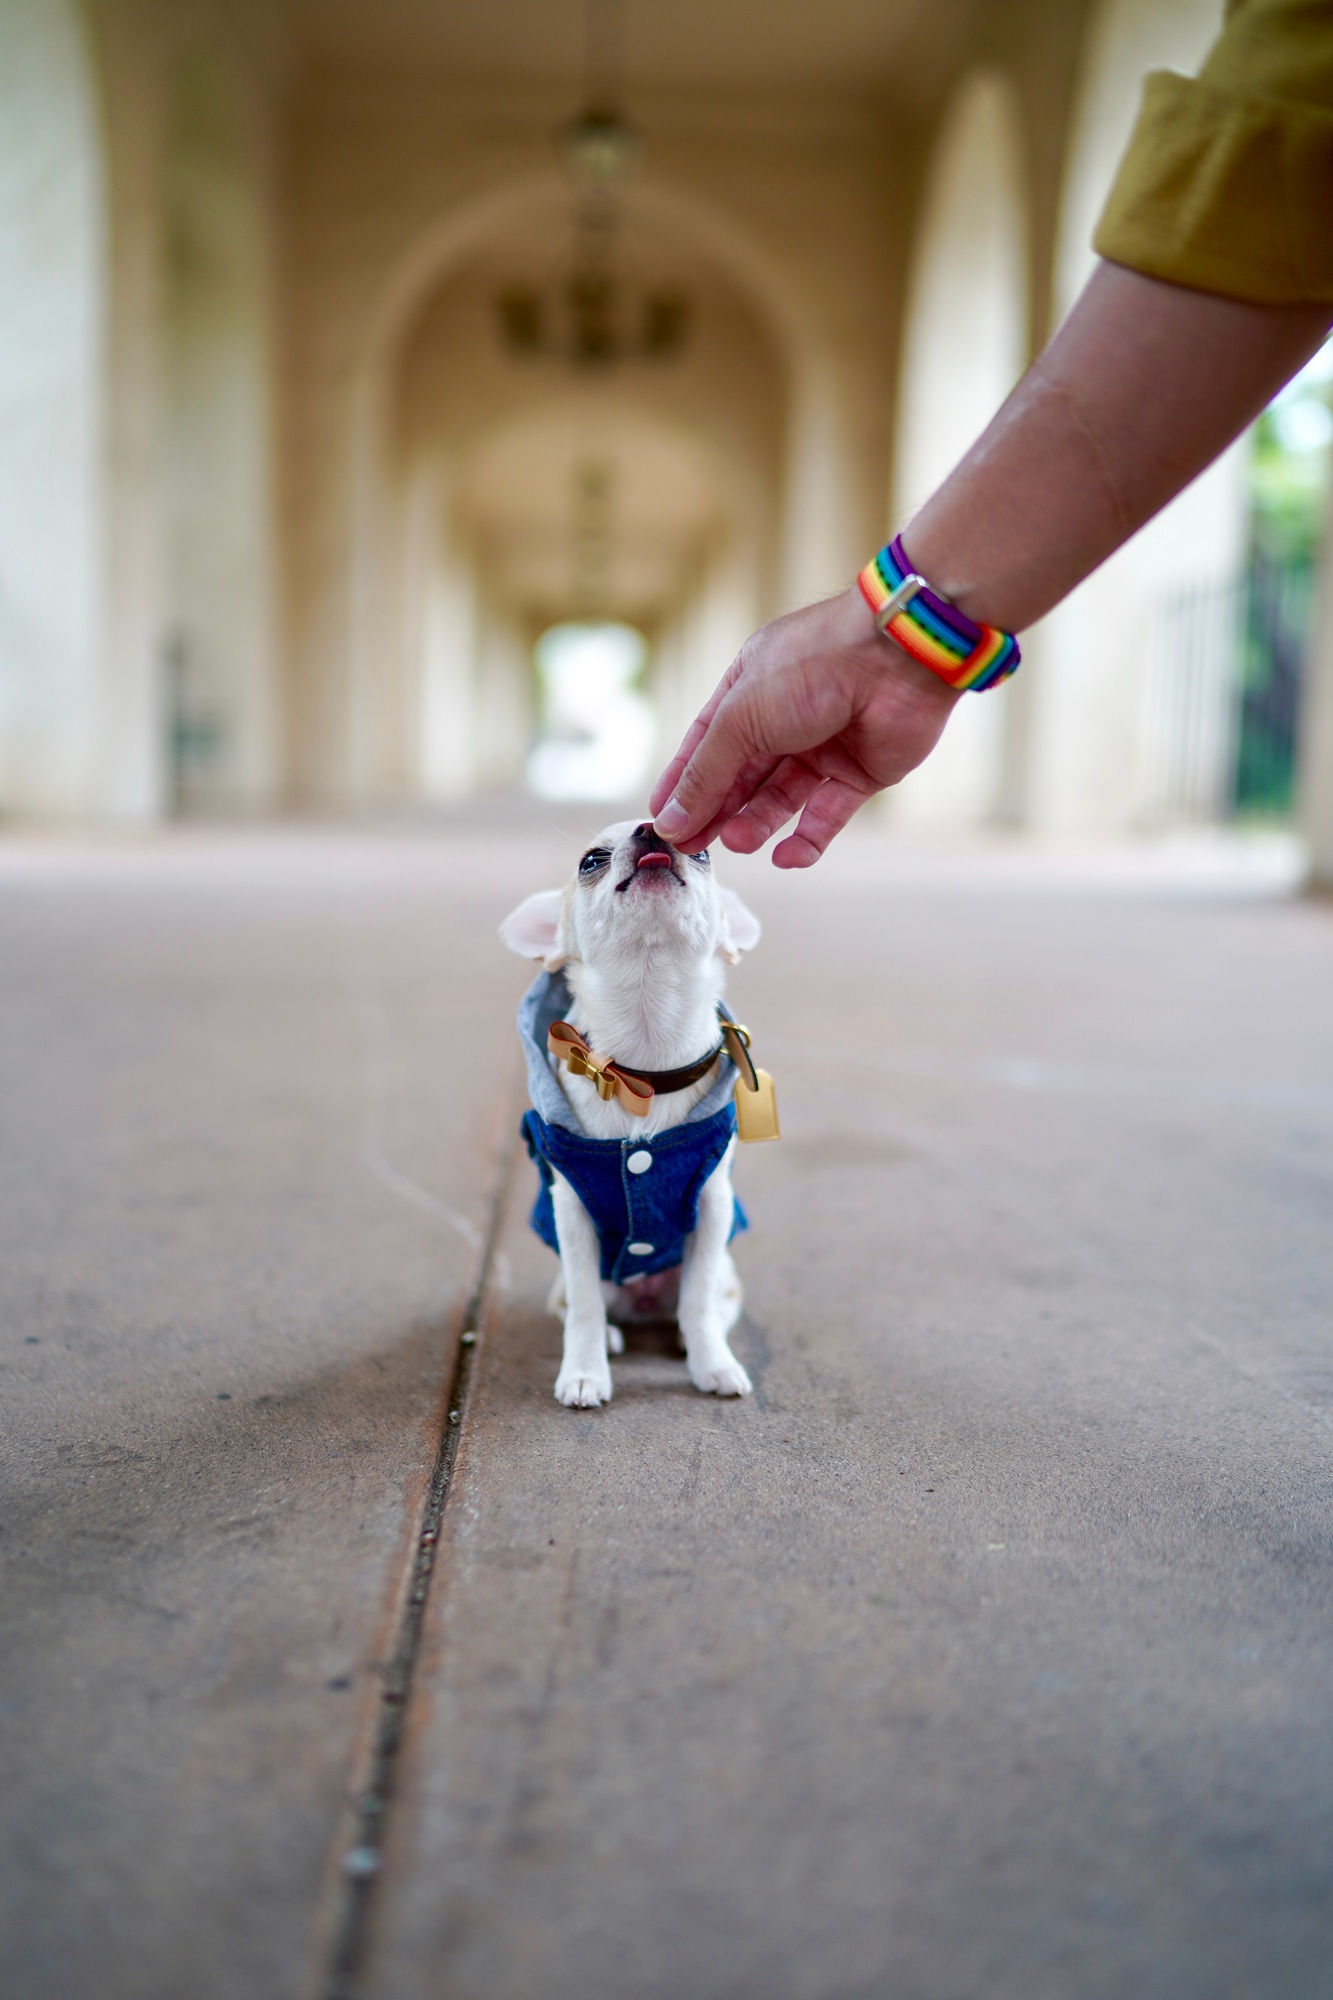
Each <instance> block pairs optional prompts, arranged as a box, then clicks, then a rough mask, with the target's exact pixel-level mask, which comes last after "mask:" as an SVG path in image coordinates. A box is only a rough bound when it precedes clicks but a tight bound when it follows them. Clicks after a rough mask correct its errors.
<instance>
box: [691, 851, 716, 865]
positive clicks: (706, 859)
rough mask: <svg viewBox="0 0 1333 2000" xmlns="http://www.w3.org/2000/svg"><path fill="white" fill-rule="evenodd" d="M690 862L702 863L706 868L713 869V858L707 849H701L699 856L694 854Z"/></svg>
mask: <svg viewBox="0 0 1333 2000" xmlns="http://www.w3.org/2000/svg"><path fill="white" fill-rule="evenodd" d="M690 860H691V861H698V862H701V863H702V864H703V866H704V867H705V868H711V867H712V865H713V864H712V858H711V856H710V855H709V852H708V849H707V848H706V847H701V848H700V850H699V852H698V853H697V854H692V855H691V856H690Z"/></svg>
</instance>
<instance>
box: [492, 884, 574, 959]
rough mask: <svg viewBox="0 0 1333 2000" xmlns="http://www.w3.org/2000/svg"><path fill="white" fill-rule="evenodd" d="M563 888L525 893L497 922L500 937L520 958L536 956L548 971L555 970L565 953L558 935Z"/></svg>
mask: <svg viewBox="0 0 1333 2000" xmlns="http://www.w3.org/2000/svg"><path fill="white" fill-rule="evenodd" d="M564 900H565V892H564V890H563V889H539V890H538V891H537V893H536V895H535V896H525V897H524V899H523V901H522V902H521V903H520V904H519V906H518V908H517V909H516V910H511V911H510V912H509V915H508V916H507V917H506V918H505V920H504V922H503V923H502V924H501V926H500V941H501V943H502V944H507V945H508V946H509V949H510V950H511V951H514V952H517V953H518V956H519V957H520V958H539V959H540V960H541V962H542V964H543V965H544V966H545V967H546V970H547V971H548V972H558V971H559V970H560V968H561V966H562V965H563V964H564V963H565V960H566V957H567V953H566V952H565V949H564V941H563V939H562V938H561V935H560V909H561V905H562V904H563V902H564Z"/></svg>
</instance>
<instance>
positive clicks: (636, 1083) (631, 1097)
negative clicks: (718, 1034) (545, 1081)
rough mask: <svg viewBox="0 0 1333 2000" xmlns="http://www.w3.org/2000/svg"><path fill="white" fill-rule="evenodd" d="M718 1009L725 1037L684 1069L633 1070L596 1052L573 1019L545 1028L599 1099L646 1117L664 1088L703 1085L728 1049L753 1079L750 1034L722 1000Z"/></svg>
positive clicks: (559, 1054)
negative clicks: (573, 1022) (589, 1081)
mask: <svg viewBox="0 0 1333 2000" xmlns="http://www.w3.org/2000/svg"><path fill="white" fill-rule="evenodd" d="M717 1012H718V1019H719V1020H720V1021H721V1023H722V1040H721V1041H720V1042H719V1043H718V1045H717V1047H716V1048H715V1049H710V1050H709V1051H708V1054H707V1055H706V1056H700V1057H699V1060H698V1061H697V1062H692V1063H684V1064H682V1065H681V1067H680V1068H679V1069H629V1068H627V1067H626V1065H625V1064H624V1063H618V1062H613V1061H611V1060H610V1058H609V1057H606V1056H598V1055H594V1053H593V1051H592V1049H591V1048H590V1047H589V1045H588V1043H587V1042H585V1041H584V1039H583V1036H582V1035H581V1034H580V1033H579V1031H578V1029H577V1028H576V1027H574V1026H573V1025H572V1024H571V1023H570V1022H569V1021H552V1023H551V1025H550V1027H549V1028H548V1029H547V1031H546V1046H547V1048H548V1049H549V1051H550V1053H551V1054H552V1055H553V1056H555V1057H556V1058H557V1059H558V1060H559V1061H560V1062H563V1063H565V1064H567V1065H568V1068H569V1072H570V1075H571V1076H586V1077H589V1078H590V1079H591V1080H592V1082H593V1083H595V1084H596V1086H597V1092H598V1095H599V1096H600V1097H603V1098H606V1099H607V1100H609V1099H611V1098H613V1097H614V1098H616V1099H617V1100H618V1101H619V1102H620V1103H621V1104H622V1105H623V1106H624V1108H625V1110H626V1111H631V1112H633V1114H634V1116H635V1117H636V1118H646V1117H647V1115H648V1109H649V1106H650V1105H651V1104H652V1101H653V1099H654V1097H656V1096H657V1095H658V1093H659V1092H663V1093H665V1094H667V1095H670V1093H671V1092H672V1091H673V1090H688V1089H689V1087H690V1085H691V1084H692V1083H698V1082H699V1080H700V1078H701V1077H705V1076H707V1074H708V1072H709V1070H710V1069H711V1068H712V1067H713V1064H714V1063H715V1062H716V1061H717V1059H718V1057H719V1056H720V1055H721V1054H722V1052H723V1050H724V1049H725V1050H726V1051H727V1052H728V1053H729V1054H730V1056H731V1059H732V1061H733V1062H734V1063H735V1064H736V1066H737V1068H738V1069H741V1070H742V1071H748V1072H749V1075H750V1076H751V1077H753V1075H754V1065H753V1064H752V1063H751V1061H750V1056H749V1039H750V1038H749V1036H748V1034H747V1033H746V1031H745V1029H744V1028H740V1027H738V1026H737V1024H736V1023H735V1022H734V1021H733V1020H732V1018H731V1016H730V1014H728V1012H727V1010H726V1008H725V1007H723V1006H722V1005H721V1004H720V1003H719V1006H718V1010H717ZM751 1087H752V1088H753V1087H754V1086H753V1085H752V1086H751Z"/></svg>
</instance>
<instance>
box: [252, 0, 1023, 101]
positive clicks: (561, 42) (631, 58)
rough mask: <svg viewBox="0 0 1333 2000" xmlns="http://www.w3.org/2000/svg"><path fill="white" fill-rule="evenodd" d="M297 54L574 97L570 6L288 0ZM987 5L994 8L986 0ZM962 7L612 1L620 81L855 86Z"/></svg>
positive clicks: (516, 0)
mask: <svg viewBox="0 0 1333 2000" xmlns="http://www.w3.org/2000/svg"><path fill="white" fill-rule="evenodd" d="M289 4H290V7H291V13H292V21H293V26H294V28H295V30H296V35H297V39H298V42H299V44H300V46H301V47H302V48H303V50H304V51H305V53H306V54H307V56H309V57H311V58H314V59H315V60H317V61H327V62H338V63H346V62H354V63H364V62H372V63H377V64H390V65H398V64H411V65H420V64H428V65H430V66H431V67H432V68H438V69H441V70H445V71H448V72H450V73H451V74H454V75H459V76H467V77H475V78H477V79H487V80H490V81H494V82H498V83H511V84H517V83H525V84H534V83H535V84H545V85H548V86H550V85H555V86H559V87H561V88H566V89H569V90H571V91H577V90H578V87H579V84H580V80H581V71H582V50H583V42H584V24H585V7H584V0H492V4H489V5H478V4H477V0H289ZM990 4H992V5H994V4H995V0H990ZM971 11H972V9H971V6H970V4H968V3H967V0H666V4H661V0H657V4H653V0H625V4H624V25H623V41H624V64H623V71H624V85H625V89H626V92H627V93H628V94H629V95H631V96H632V94H633V92H634V90H635V89H636V88H644V87H646V86H652V87H655V88H661V87H664V88H668V89H669V88H673V87H675V88H685V89H698V88H723V89H729V88H740V89H763V88H769V89H773V88H777V89H784V90H785V89H792V90H797V91H806V90H810V89H817V90H818V89H832V90H858V89H864V88H865V86H866V85H867V84H872V83H874V82H875V81H876V80H880V79H884V78H886V77H888V76H889V75H891V73H892V71H893V69H894V66H895V58H897V57H898V56H899V55H900V53H901V51H902V49H903V46H904V43H905V42H906V41H907V39H908V38H909V37H914V38H917V37H920V36H921V35H922V33H923V32H924V34H925V35H926V37H927V38H928V39H929V40H932V41H934V40H936V39H939V38H941V37H948V36H949V35H950V34H951V33H956V32H957V29H958V27H959V25H960V23H961V22H962V20H963V19H964V18H965V17H966V16H967V15H969V14H970V13H971Z"/></svg>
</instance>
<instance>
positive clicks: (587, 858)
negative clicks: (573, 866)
mask: <svg viewBox="0 0 1333 2000" xmlns="http://www.w3.org/2000/svg"><path fill="white" fill-rule="evenodd" d="M610 859H611V854H610V850H609V849H608V848H605V847H590V848H589V849H588V852H587V853H586V854H585V855H584V857H583V859H582V861H580V863H579V874H580V875H596V874H597V873H598V872H599V871H600V870H601V869H603V868H605V866H606V864H607V862H608V861H609V860H610Z"/></svg>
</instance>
